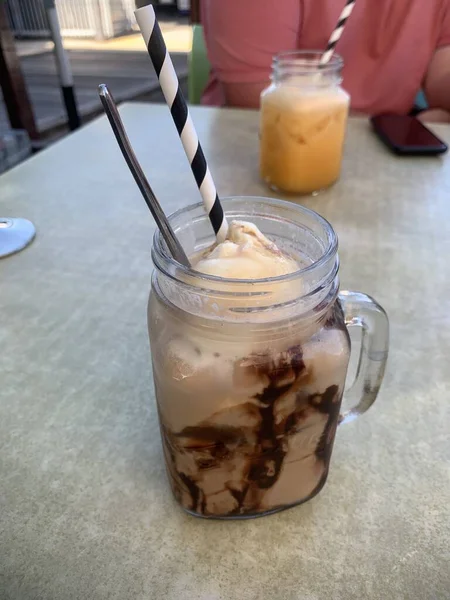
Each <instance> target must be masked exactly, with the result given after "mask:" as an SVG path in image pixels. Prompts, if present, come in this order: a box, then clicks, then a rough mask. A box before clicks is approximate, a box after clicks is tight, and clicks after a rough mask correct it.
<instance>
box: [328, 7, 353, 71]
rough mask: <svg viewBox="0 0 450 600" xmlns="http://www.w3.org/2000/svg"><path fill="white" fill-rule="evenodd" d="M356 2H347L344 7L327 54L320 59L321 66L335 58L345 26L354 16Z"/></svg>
mask: <svg viewBox="0 0 450 600" xmlns="http://www.w3.org/2000/svg"><path fill="white" fill-rule="evenodd" d="M355 4H356V0H347V3H346V5H345V7H344V10H343V11H342V12H341V15H340V17H339V20H338V22H337V25H336V27H335V29H334V31H333V33H332V34H331V37H330V40H329V42H328V45H327V48H326V50H325V52H324V53H323V54H322V58H321V59H320V66H321V67H323V66H324V65H326V64H328V63H329V61H330V59H331V57H332V56H333V53H334V50H335V48H336V44H337V43H338V41H339V40H340V39H341V35H342V33H343V31H344V27H345V24H346V22H347V19H348V18H349V16H350V15H351V14H352V11H353V9H354V7H355Z"/></svg>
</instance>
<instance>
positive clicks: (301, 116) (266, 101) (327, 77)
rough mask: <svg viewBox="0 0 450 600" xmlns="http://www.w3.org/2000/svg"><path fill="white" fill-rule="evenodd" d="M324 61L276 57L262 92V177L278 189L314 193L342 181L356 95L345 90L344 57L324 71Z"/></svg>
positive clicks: (300, 54)
mask: <svg viewBox="0 0 450 600" xmlns="http://www.w3.org/2000/svg"><path fill="white" fill-rule="evenodd" d="M321 57H322V53H321V52H310V51H301V50H299V51H297V52H284V53H281V54H278V55H276V56H275V58H274V60H273V71H272V78H271V79H272V83H271V85H270V86H269V87H268V88H266V89H265V90H264V91H263V92H262V94H261V124H260V136H261V140H260V145H261V147H260V170H261V177H262V179H263V180H264V181H265V182H266V183H267V184H268V185H269V187H271V188H273V189H275V190H282V191H283V192H288V193H294V194H311V193H314V192H317V191H319V190H321V189H323V188H327V187H329V186H330V185H332V184H333V183H334V182H335V181H337V179H338V178H339V174H340V171H341V163H342V151H343V145H344V137H345V130H346V125H347V117H348V111H349V105H350V96H349V95H348V94H347V92H345V91H344V90H343V89H342V88H341V87H340V84H341V82H342V77H341V72H342V67H343V61H342V59H341V58H340V56H338V55H336V54H335V55H333V57H332V58H331V60H330V62H329V63H328V64H326V65H324V66H323V67H320V59H321Z"/></svg>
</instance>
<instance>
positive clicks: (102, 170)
mask: <svg viewBox="0 0 450 600" xmlns="http://www.w3.org/2000/svg"><path fill="white" fill-rule="evenodd" d="M122 115H123V118H124V121H125V124H126V126H127V128H128V130H129V133H130V138H131V141H132V143H133V144H134V146H135V148H136V150H137V153H138V156H139V158H140V159H141V160H142V163H143V166H144V168H145V170H146V173H147V174H148V177H149V179H150V181H151V183H152V184H153V186H154V189H155V191H156V192H157V194H158V195H159V196H160V198H161V200H162V203H163V204H164V207H165V209H166V211H167V212H171V211H172V210H174V209H176V208H178V207H180V206H181V205H184V204H187V203H191V202H194V201H197V200H198V193H197V190H196V187H195V183H194V180H193V178H192V176H191V174H190V171H189V167H188V165H187V162H186V160H185V157H184V155H183V151H182V148H181V145H180V144H179V141H178V139H177V134H176V131H175V129H174V127H173V125H172V123H171V121H170V116H169V113H168V110H167V108H166V107H164V106H150V105H140V104H128V105H125V106H124V107H123V108H122ZM193 118H194V121H195V123H196V126H197V128H198V132H199V134H200V138H201V140H202V141H203V146H204V150H205V153H206V155H207V156H208V158H209V162H210V165H211V170H212V172H213V175H214V178H215V180H216V182H217V185H218V188H219V190H220V192H221V194H222V195H228V194H256V195H271V194H270V193H269V192H268V191H267V190H266V189H265V187H264V186H263V185H262V184H261V183H260V182H259V180H258V173H257V149H258V116H257V114H256V113H253V112H246V111H227V110H214V109H205V108H196V109H194V110H193ZM437 131H438V133H439V134H440V135H441V136H442V137H443V138H444V139H446V140H447V142H450V127H446V126H440V127H437ZM302 202H303V203H304V204H306V205H308V206H310V207H312V208H314V209H316V210H317V211H318V212H320V213H321V214H322V215H324V216H325V217H327V218H328V219H329V220H330V221H331V223H332V224H333V225H334V227H335V229H336V231H337V233H338V235H339V238H340V254H341V261H342V270H341V275H342V287H343V288H347V289H358V290H362V291H364V292H366V293H368V294H370V295H373V296H374V297H376V298H377V300H378V301H379V302H380V303H381V304H382V305H383V306H384V307H385V308H386V310H387V312H388V313H389V316H390V319H391V355H390V361H389V366H388V370H387V374H386V378H385V383H384V385H383V388H382V391H381V394H380V396H379V398H378V400H377V402H376V404H375V406H374V407H373V408H372V409H371V410H370V411H369V413H368V414H367V415H365V416H364V417H362V418H361V419H359V420H357V421H356V422H354V423H351V424H349V425H346V426H342V428H340V430H339V431H338V435H337V440H336V444H335V450H334V455H333V460H332V466H331V473H330V477H329V480H328V483H327V485H326V486H325V488H324V489H323V491H322V492H321V493H320V494H319V495H318V496H317V497H316V498H314V499H313V500H312V501H310V502H309V503H307V504H305V505H303V506H300V507H297V508H294V509H291V510H288V511H286V512H283V513H280V514H277V515H273V516H270V517H266V518H263V519H257V520H253V521H245V522H217V521H212V522H211V521H202V520H197V519H195V518H193V517H190V516H187V515H185V514H184V513H183V512H182V511H181V510H180V509H179V508H178V507H177V506H176V505H175V503H174V501H173V500H172V498H171V495H170V492H169V488H168V484H167V482H166V478H165V473H164V467H163V461H162V456H161V448H160V440H159V432H158V424H157V418H156V411H155V405H154V396H153V389H152V376H151V367H150V357H149V348H148V340H147V332H146V302H147V295H148V291H149V285H150V273H151V268H152V267H151V261H150V247H151V238H152V232H153V229H154V225H153V222H152V219H151V216H150V214H149V213H148V211H147V208H146V206H145V204H144V202H143V201H142V198H141V197H140V195H139V192H138V190H137V188H136V186H135V184H134V182H133V180H132V178H131V176H130V174H129V173H128V171H127V168H126V166H125V164H124V162H123V160H122V157H121V155H120V153H119V150H118V148H117V147H116V144H115V141H114V140H113V138H112V134H111V131H110V129H109V125H108V124H107V122H106V120H105V119H104V118H102V119H100V120H98V121H96V122H94V123H92V124H90V125H88V126H87V127H85V128H83V129H82V130H80V131H79V132H77V133H75V134H74V135H71V136H70V137H68V138H66V139H64V140H63V141H61V142H59V143H58V144H56V145H54V146H52V147H51V148H50V149H48V150H47V151H45V152H42V153H41V154H39V155H37V156H35V157H33V158H32V159H31V160H29V161H28V162H26V163H25V164H23V165H21V166H19V167H18V168H16V169H14V170H12V171H10V172H9V173H7V174H5V175H3V176H2V177H0V214H1V215H2V216H23V217H27V218H29V219H31V220H32V221H33V222H34V223H35V225H36V228H37V232H38V233H37V238H36V240H35V241H34V243H33V244H32V245H31V246H30V247H29V248H28V249H27V250H25V251H23V252H22V253H20V254H17V255H15V256H12V257H10V258H7V259H4V260H2V261H0V315H1V326H0V340H1V354H0V374H1V375H0V376H1V385H0V477H1V489H0V502H1V506H0V598H1V599H2V600H12V599H14V600H31V599H33V600H38V599H39V600H41V599H42V600H72V599H77V600H78V599H79V600H81V599H83V600H84V599H89V600H98V599H106V598H107V599H110V600H115V599H117V600H128V599H133V600H138V599H139V600H140V599H149V598H151V599H168V600H188V599H189V600H191V599H199V600H200V599H201V600H231V599H237V598H239V599H240V600H253V599H254V600H259V599H266V598H267V599H275V600H276V599H280V600H281V599H283V600H294V599H297V598H298V599H302V600H322V599H327V600H328V599H330V600H363V599H366V598H367V599H371V600H372V599H373V600H403V599H404V600H410V599H412V600H422V599H423V600H445V599H448V598H450V568H449V561H450V550H449V548H450V509H449V506H450V502H449V498H450V446H449V422H450V408H449V407H450V369H449V366H448V365H449V356H450V310H449V308H450V300H449V298H450V269H449V257H450V154H449V155H446V156H444V157H443V158H429V159H417V158H415V159H405V158H403V159H401V158H395V157H393V156H391V155H390V154H389V153H388V152H387V151H386V150H385V149H384V148H383V147H382V146H381V144H380V143H379V142H378V141H377V140H376V139H375V138H374V137H373V135H372V134H371V133H370V128H369V125H368V123H367V121H365V120H352V121H351V122H350V126H349V136H348V141H347V146H346V153H345V164H344V172H343V177H342V179H341V181H340V182H339V183H338V184H337V185H336V186H335V187H333V188H332V189H330V190H329V191H327V192H325V193H323V194H321V195H319V196H318V197H316V198H307V199H303V200H302Z"/></svg>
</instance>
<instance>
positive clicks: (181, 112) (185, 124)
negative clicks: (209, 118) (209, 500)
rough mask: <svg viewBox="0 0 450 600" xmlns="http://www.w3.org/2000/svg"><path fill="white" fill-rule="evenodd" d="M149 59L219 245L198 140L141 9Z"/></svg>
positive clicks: (158, 36)
mask: <svg viewBox="0 0 450 600" xmlns="http://www.w3.org/2000/svg"><path fill="white" fill-rule="evenodd" d="M134 14H135V15H136V20H137V23H138V25H139V28H140V30H141V33H142V37H143V38H144V41H145V44H146V46H147V50H148V53H149V56H150V59H151V61H152V63H153V66H154V68H155V71H156V74H157V75H158V79H159V83H160V85H161V90H162V92H163V94H164V98H165V99H166V102H167V104H168V106H169V108H170V112H171V113H172V118H173V120H174V122H175V126H176V128H177V130H178V134H179V136H180V138H181V142H182V143H183V147H184V151H185V152H186V156H187V158H188V160H189V164H190V165H191V169H192V172H193V174H194V177H195V180H196V182H197V185H198V188H199V190H200V193H201V195H202V198H203V204H204V205H205V209H206V212H207V213H208V216H209V220H210V221H211V225H212V227H213V229H214V232H215V234H216V238H217V241H219V242H222V241H223V240H224V239H225V238H226V235H227V233H228V224H227V220H226V218H225V215H224V212H223V208H222V205H221V203H220V200H219V196H218V195H217V190H216V186H215V185H214V182H213V179H212V177H211V173H210V171H209V168H208V165H207V164H206V159H205V156H204V154H203V150H202V147H201V146H200V142H199V140H198V136H197V132H196V131H195V128H194V124H193V122H192V119H191V116H190V114H189V110H188V107H187V104H186V100H185V99H184V96H183V93H182V91H181V88H180V82H179V81H178V77H177V74H176V73H175V69H174V67H173V63H172V60H171V58H170V55H169V53H168V51H167V48H166V44H165V42H164V38H163V36H162V33H161V29H160V27H159V24H158V21H157V19H156V16H155V11H154V9H153V6H151V5H148V6H143V7H142V8H138V9H137V10H136V11H135V13H134Z"/></svg>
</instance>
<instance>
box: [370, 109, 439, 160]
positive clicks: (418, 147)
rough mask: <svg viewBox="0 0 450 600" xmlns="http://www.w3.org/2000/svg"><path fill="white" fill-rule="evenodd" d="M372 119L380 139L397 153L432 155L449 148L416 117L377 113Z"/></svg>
mask: <svg viewBox="0 0 450 600" xmlns="http://www.w3.org/2000/svg"><path fill="white" fill-rule="evenodd" d="M370 121H371V123H372V125H373V128H374V130H375V133H376V134H377V136H378V137H379V138H380V140H381V141H382V142H383V143H384V144H386V146H387V147H388V148H389V149H390V150H392V151H393V152H395V154H403V155H409V156H414V155H416V156H430V155H435V154H443V153H444V152H447V150H448V147H447V145H446V144H445V143H444V142H443V141H442V140H440V139H439V138H438V137H437V136H435V135H434V133H432V132H431V131H430V130H429V129H427V128H426V127H425V125H423V124H422V123H421V122H420V121H419V120H418V119H416V118H415V117H411V116H402V115H377V116H376V117H372V118H371V119H370Z"/></svg>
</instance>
